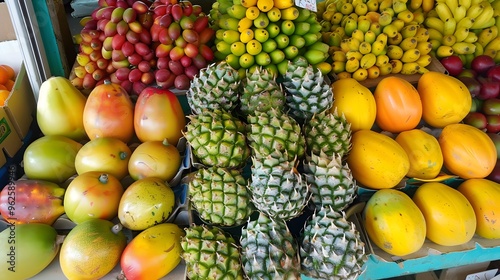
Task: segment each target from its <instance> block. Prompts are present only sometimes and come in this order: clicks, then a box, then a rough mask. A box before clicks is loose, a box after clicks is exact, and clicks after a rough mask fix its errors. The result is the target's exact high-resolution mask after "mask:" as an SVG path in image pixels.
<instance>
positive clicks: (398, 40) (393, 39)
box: [387, 32, 403, 45]
mask: <svg viewBox="0 0 500 280" xmlns="http://www.w3.org/2000/svg"><path fill="white" fill-rule="evenodd" d="M401 41H403V35H401V33H399V32H398V33H397V34H396V36H394V37H389V38H387V45H399V44H400V43H401Z"/></svg>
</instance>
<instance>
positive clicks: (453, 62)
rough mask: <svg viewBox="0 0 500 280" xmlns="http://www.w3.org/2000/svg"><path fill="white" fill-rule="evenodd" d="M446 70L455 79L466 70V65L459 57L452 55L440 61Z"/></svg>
mask: <svg viewBox="0 0 500 280" xmlns="http://www.w3.org/2000/svg"><path fill="white" fill-rule="evenodd" d="M440 62H441V64H443V66H444V68H445V69H446V70H447V71H448V74H450V75H451V76H453V77H457V76H458V75H459V74H460V72H462V70H463V68H464V63H463V61H462V60H461V59H460V57H459V56H458V55H451V56H447V57H445V58H442V59H441V60H440Z"/></svg>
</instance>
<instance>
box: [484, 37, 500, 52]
mask: <svg viewBox="0 0 500 280" xmlns="http://www.w3.org/2000/svg"><path fill="white" fill-rule="evenodd" d="M489 50H495V51H496V52H500V37H498V36H497V37H496V38H495V39H493V40H491V42H489V43H488V45H486V46H485V47H484V52H485V53H486V52H488V51H489Z"/></svg>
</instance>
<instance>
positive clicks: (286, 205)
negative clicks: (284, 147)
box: [248, 155, 310, 220]
mask: <svg viewBox="0 0 500 280" xmlns="http://www.w3.org/2000/svg"><path fill="white" fill-rule="evenodd" d="M252 160H253V165H252V167H251V180H250V182H249V184H248V188H249V190H250V193H251V196H252V202H253V204H254V205H255V208H257V209H258V210H259V211H261V212H264V213H265V214H267V215H268V216H270V217H272V218H274V219H282V220H290V219H292V218H295V217H297V216H299V215H300V214H302V212H303V210H304V208H305V206H306V205H307V203H308V201H309V197H310V196H309V190H308V188H309V187H308V185H307V184H306V183H305V182H304V181H303V178H302V175H301V174H300V173H299V172H297V169H296V168H295V166H294V165H295V164H294V162H293V161H292V162H288V161H284V157H281V158H274V157H272V156H271V155H270V156H268V159H261V160H257V159H256V158H252Z"/></svg>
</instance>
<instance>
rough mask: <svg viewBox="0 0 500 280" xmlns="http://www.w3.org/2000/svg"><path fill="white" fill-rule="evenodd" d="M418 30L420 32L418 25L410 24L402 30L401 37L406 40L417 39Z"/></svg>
mask: <svg viewBox="0 0 500 280" xmlns="http://www.w3.org/2000/svg"><path fill="white" fill-rule="evenodd" d="M417 30H418V25H416V24H410V25H406V26H405V27H403V28H402V29H401V32H400V33H401V35H402V36H403V39H404V38H409V37H415V36H416V35H417Z"/></svg>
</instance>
